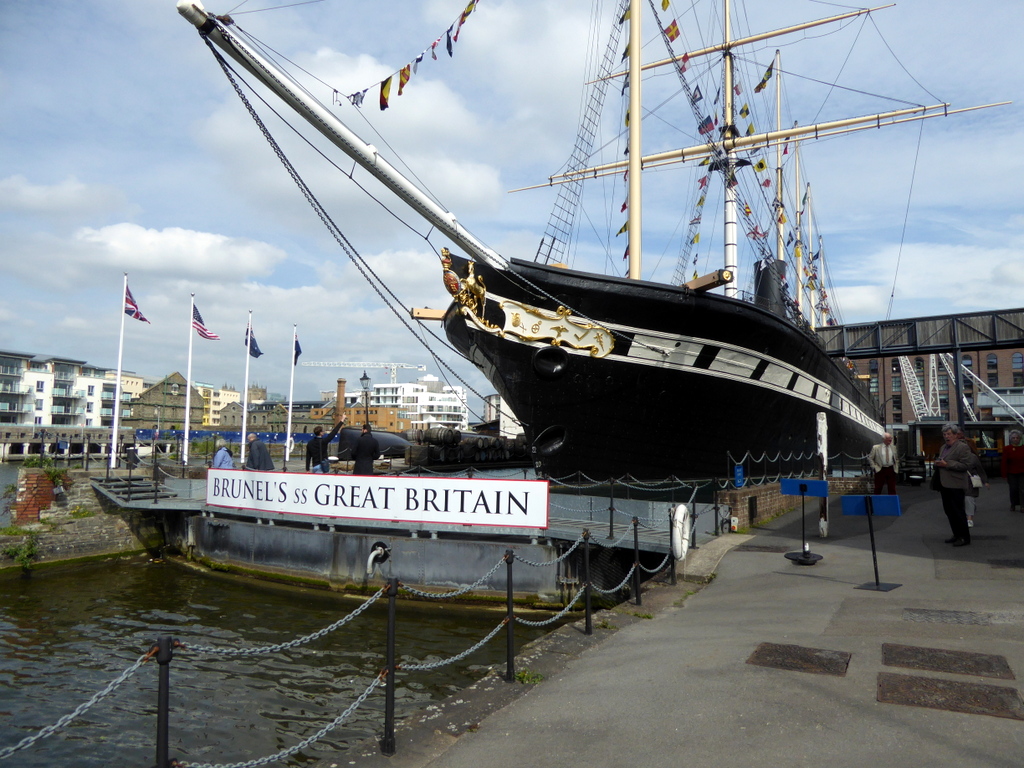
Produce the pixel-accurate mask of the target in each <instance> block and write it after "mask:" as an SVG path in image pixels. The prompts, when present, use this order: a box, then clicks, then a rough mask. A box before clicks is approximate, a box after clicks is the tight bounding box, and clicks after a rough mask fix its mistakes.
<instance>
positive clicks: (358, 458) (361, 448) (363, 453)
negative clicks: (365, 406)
mask: <svg viewBox="0 0 1024 768" xmlns="http://www.w3.org/2000/svg"><path fill="white" fill-rule="evenodd" d="M378 456H380V446H379V445H378V444H377V440H376V438H374V436H373V433H371V432H370V425H369V424H363V432H362V434H360V435H359V439H358V440H356V447H355V449H354V450H353V451H352V458H353V459H354V460H355V465H354V466H353V467H352V474H353V475H372V474H373V460H374V459H376V458H377V457H378Z"/></svg>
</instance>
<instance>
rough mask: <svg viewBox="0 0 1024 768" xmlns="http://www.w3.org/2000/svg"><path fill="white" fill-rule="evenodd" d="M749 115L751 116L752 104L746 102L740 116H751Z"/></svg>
mask: <svg viewBox="0 0 1024 768" xmlns="http://www.w3.org/2000/svg"><path fill="white" fill-rule="evenodd" d="M749 116H750V105H748V104H744V105H743V108H742V109H741V110H740V117H749Z"/></svg>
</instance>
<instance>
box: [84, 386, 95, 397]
mask: <svg viewBox="0 0 1024 768" xmlns="http://www.w3.org/2000/svg"><path fill="white" fill-rule="evenodd" d="M86 394H88V395H89V397H92V396H93V395H95V394H96V386H95V385H94V384H90V385H89V386H88V387H87V388H86Z"/></svg>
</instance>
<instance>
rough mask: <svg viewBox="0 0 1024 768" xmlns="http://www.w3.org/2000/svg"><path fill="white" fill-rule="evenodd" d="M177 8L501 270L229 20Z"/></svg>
mask: <svg viewBox="0 0 1024 768" xmlns="http://www.w3.org/2000/svg"><path fill="white" fill-rule="evenodd" d="M177 8H178V13H180V14H181V15H182V16H184V17H185V18H186V19H187V20H188V21H189V22H191V23H192V24H193V25H194V26H195V27H196V28H197V29H198V30H199V33H200V34H201V35H202V36H203V37H204V39H206V40H208V41H210V42H211V43H213V44H215V45H216V46H217V47H218V48H220V49H221V50H223V51H224V52H225V53H226V54H227V55H228V56H230V57H231V58H232V59H234V60H235V61H237V62H238V63H239V64H240V65H241V66H242V67H244V68H245V69H246V71H247V72H249V73H250V74H251V75H253V76H254V77H256V78H257V79H258V80H259V81H260V82H261V83H263V85H265V86H266V87H267V88H269V89H270V90H271V91H273V92H274V93H275V94H276V95H277V96H278V98H280V99H281V100H282V101H284V102H285V104H287V105H288V106H289V107H291V108H292V109H293V110H295V112H297V113H298V114H299V116H300V117H302V118H303V119H305V120H306V121H307V122H308V123H309V124H310V125H312V126H313V127H314V128H315V129H316V130H318V131H319V132H320V133H321V134H323V135H324V137H325V138H326V139H327V140H328V141H330V142H331V143H332V144H334V146H336V147H337V148H338V149H340V150H341V151H342V152H344V153H345V154H346V155H348V156H349V157H350V158H352V159H353V160H354V161H355V162H356V163H358V164H359V165H360V166H362V168H363V169H365V170H366V171H368V172H369V173H370V174H371V175H372V176H374V177H375V178H376V179H377V180H378V181H380V182H381V183H383V184H384V185H385V186H387V187H388V188H389V189H391V191H392V192H393V193H394V194H395V195H397V196H398V197H399V198H400V199H401V200H403V201H404V202H405V203H407V204H408V205H409V206H410V207H411V208H412V209H413V210H415V211H416V212H417V213H418V214H419V215H420V216H422V217H423V218H424V219H426V220H427V221H428V222H430V223H431V224H432V225H434V226H435V227H437V228H438V229H439V230H441V232H443V233H444V235H445V236H446V237H448V239H450V240H451V241H452V242H453V243H455V244H456V245H458V246H459V247H460V248H462V249H463V250H464V251H466V253H468V254H469V255H470V256H472V257H473V258H475V259H478V260H480V261H483V262H486V263H488V264H490V265H491V266H493V267H495V268H497V269H504V268H505V267H506V266H507V264H508V262H507V261H506V260H505V259H504V258H503V257H501V256H500V255H499V254H498V253H497V252H495V251H494V250H492V249H491V248H488V247H487V246H486V245H484V244H483V243H482V242H481V241H480V240H478V239H477V238H476V237H475V236H474V235H473V234H472V233H471V232H469V231H468V230H467V229H466V228H465V227H463V226H462V225H461V224H459V222H458V220H457V219H456V218H455V215H454V214H453V213H451V212H450V211H448V210H447V209H445V208H444V207H442V206H440V205H438V204H437V203H435V202H434V201H433V200H432V199H431V198H430V197H429V196H428V195H427V194H426V192H424V191H423V190H421V189H420V188H419V187H417V186H416V185H415V184H413V183H412V182H411V181H410V180H409V179H407V178H406V177H405V176H404V175H402V174H401V173H400V172H399V171H398V170H397V169H395V168H394V166H392V165H391V164H390V163H389V162H388V161H387V160H385V159H384V158H383V157H381V156H380V154H379V153H378V152H377V149H376V147H374V146H372V145H370V144H367V143H366V142H365V141H363V140H362V139H361V138H359V136H357V135H356V134H355V133H354V132H353V131H351V130H350V129H349V127H348V126H347V125H345V124H344V123H343V122H341V120H339V119H338V118H337V117H336V116H335V115H334V113H333V112H331V111H330V110H329V109H328V108H327V107H325V106H324V105H323V104H321V103H320V102H319V101H317V99H316V98H314V97H313V96H312V94H310V93H309V92H307V91H306V90H305V89H304V88H303V87H302V86H301V85H300V84H299V83H297V82H296V81H295V80H294V79H293V78H291V77H290V76H288V75H287V74H285V73H284V72H283V71H282V70H281V69H280V68H278V67H277V66H276V65H274V64H273V63H271V62H270V61H268V60H267V59H265V58H264V57H263V56H261V55H260V54H259V53H257V52H256V51H255V50H254V49H253V48H252V47H250V46H249V45H248V44H247V43H246V42H245V41H244V40H242V39H241V38H240V37H239V36H237V35H234V34H232V33H231V31H230V30H229V27H230V26H231V25H233V24H234V21H233V20H232V19H231V17H230V16H215V15H213V14H212V13H209V12H208V11H207V10H206V9H205V8H204V7H203V4H202V2H200V0H178V5H177ZM638 119H639V118H638ZM637 154H638V155H639V153H637Z"/></svg>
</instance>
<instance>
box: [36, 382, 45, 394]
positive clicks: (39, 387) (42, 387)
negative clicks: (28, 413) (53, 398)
mask: <svg viewBox="0 0 1024 768" xmlns="http://www.w3.org/2000/svg"><path fill="white" fill-rule="evenodd" d="M45 391H46V382H45V381H37V382H36V392H45Z"/></svg>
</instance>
